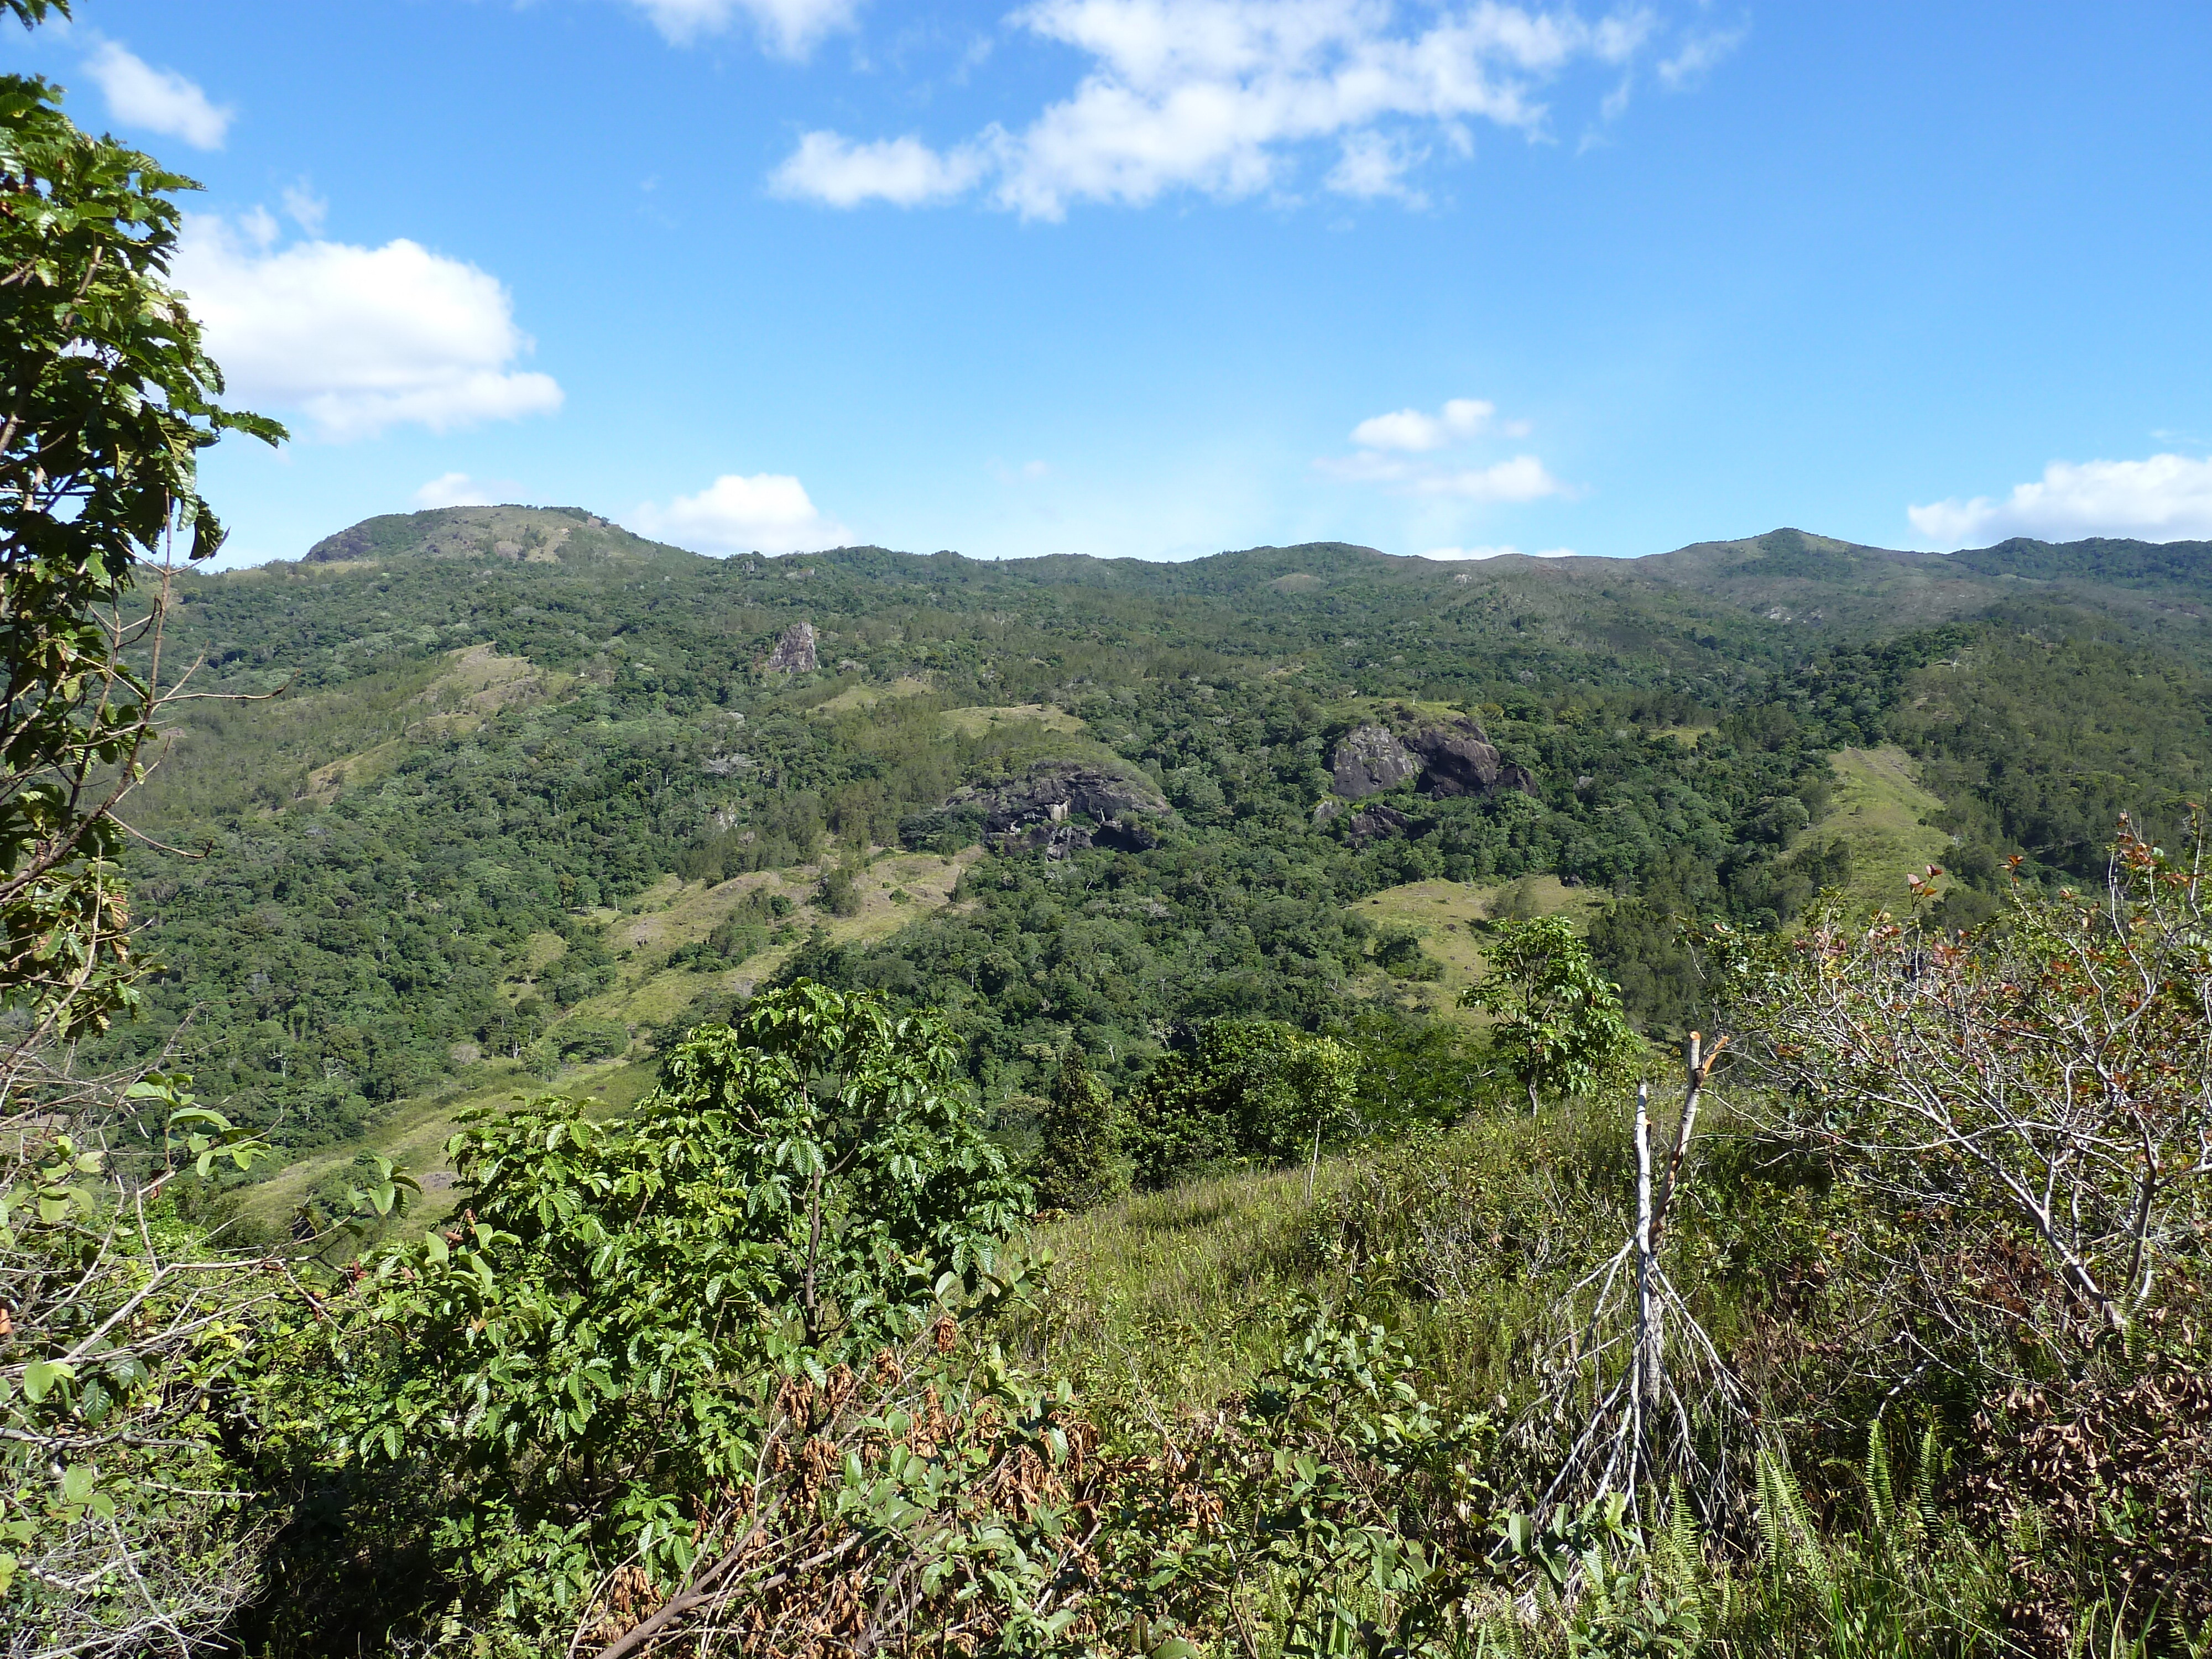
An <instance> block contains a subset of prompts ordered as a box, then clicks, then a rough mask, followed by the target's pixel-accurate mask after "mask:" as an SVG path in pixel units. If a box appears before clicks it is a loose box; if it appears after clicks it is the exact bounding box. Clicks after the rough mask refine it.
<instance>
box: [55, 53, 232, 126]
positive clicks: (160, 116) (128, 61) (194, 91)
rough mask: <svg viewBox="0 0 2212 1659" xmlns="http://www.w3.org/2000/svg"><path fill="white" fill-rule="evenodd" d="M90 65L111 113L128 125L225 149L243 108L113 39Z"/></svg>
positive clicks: (88, 64) (91, 72)
mask: <svg viewBox="0 0 2212 1659" xmlns="http://www.w3.org/2000/svg"><path fill="white" fill-rule="evenodd" d="M84 66H85V70H86V71H87V72H88V74H89V75H90V76H92V78H93V80H94V82H96V83H97V84H98V85H99V88H100V92H101V93H102V94H104V95H105V96H106V100H107V112H108V113H109V114H110V115H112V117H114V118H115V119H117V120H118V121H120V122H122V123H123V125H125V126H130V127H143V128H145V129H146V131H149V132H159V133H162V134H165V135H167V137H172V138H181V139H183V140H184V141H185V143H188V144H190V145H191V146H192V148H193V149H222V140H223V135H224V134H225V133H227V132H228V131H230V123H231V119H232V118H233V117H234V115H236V113H237V112H236V111H235V110H234V109H232V108H231V107H230V106H228V105H227V104H226V105H222V106H218V105H216V104H215V103H213V102H211V101H210V100H209V98H208V95H207V94H205V93H204V92H202V91H201V90H200V89H199V88H198V87H197V85H195V84H194V83H193V82H190V81H187V80H186V79H185V77H184V76H181V75H179V74H178V73H177V72H176V71H175V70H157V69H155V67H154V66H153V65H152V64H149V63H148V62H147V61H146V60H145V59H144V58H140V57H138V56H137V55H136V54H135V53H133V52H130V51H129V50H127V49H126V48H125V47H124V46H119V45H118V44H117V43H116V42H115V41H112V40H103V41H101V42H100V44H99V45H98V46H94V48H93V52H92V56H91V57H89V58H87V59H86V60H85V65H84Z"/></svg>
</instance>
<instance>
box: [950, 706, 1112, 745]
mask: <svg viewBox="0 0 2212 1659" xmlns="http://www.w3.org/2000/svg"><path fill="white" fill-rule="evenodd" d="M944 720H945V724H946V725H947V726H951V727H952V729H953V730H954V731H956V732H959V733H960V734H961V735H962V736H963V737H969V738H981V737H986V736H988V735H989V734H990V732H992V731H994V729H995V728H997V727H999V726H1024V725H1026V726H1038V727H1041V728H1042V730H1044V731H1047V732H1080V731H1082V730H1084V729H1085V722H1084V721H1082V720H1078V719H1077V718H1076V717H1075V716H1074V715H1073V714H1069V713H1068V712H1067V711H1066V709H1065V708H1060V707H1059V706H1057V705H1056V704H1054V703H1048V702H1018V703H1013V704H1011V705H1009V706H1008V707H1006V708H980V707H979V708H948V709H946V710H945V714H944Z"/></svg>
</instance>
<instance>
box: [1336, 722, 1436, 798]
mask: <svg viewBox="0 0 2212 1659" xmlns="http://www.w3.org/2000/svg"><path fill="white" fill-rule="evenodd" d="M1329 769H1330V770H1331V772H1332V773H1333V774H1334V776H1335V780H1336V793H1338V794H1340V795H1341V796H1343V797H1344V798H1345V799H1346V800H1358V799H1359V798H1360V797H1361V796H1363V795H1376V794H1380V793H1382V792H1383V790H1385V789H1395V788H1396V787H1398V786H1399V785H1400V784H1401V783H1403V782H1405V781H1406V780H1407V779H1408V778H1410V777H1412V776H1413V775H1414V774H1415V773H1417V772H1419V770H1420V769H1421V763H1419V761H1417V760H1415V759H1414V758H1413V755H1412V754H1411V753H1410V752H1409V751H1408V750H1407V748H1406V745H1405V744H1402V743H1401V742H1399V741H1398V738H1397V734H1396V733H1395V732H1392V731H1391V730H1390V729H1389V727H1388V726H1372V725H1370V726H1354V727H1353V728H1352V730H1351V731H1350V732H1347V733H1346V734H1345V738H1344V740H1343V741H1342V742H1341V743H1340V744H1337V745H1336V753H1335V754H1334V755H1333V756H1332V757H1330V758H1329Z"/></svg>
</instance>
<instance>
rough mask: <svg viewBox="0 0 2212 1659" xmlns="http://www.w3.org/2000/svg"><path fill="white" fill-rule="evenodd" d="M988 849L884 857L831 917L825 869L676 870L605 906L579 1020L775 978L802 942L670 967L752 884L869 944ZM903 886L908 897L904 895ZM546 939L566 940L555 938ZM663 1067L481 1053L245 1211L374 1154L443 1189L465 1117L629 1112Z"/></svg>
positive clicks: (290, 1205)
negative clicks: (693, 873) (583, 1108)
mask: <svg viewBox="0 0 2212 1659" xmlns="http://www.w3.org/2000/svg"><path fill="white" fill-rule="evenodd" d="M980 856H981V848H969V850H968V851H966V852H964V853H962V854H957V855H956V856H955V857H952V858H949V859H948V858H939V857H937V856H935V855H934V854H915V853H878V854H876V855H875V856H874V858H873V859H872V860H871V862H870V864H869V866H868V867H867V869H866V872H864V873H863V874H862V876H861V878H860V913H859V914H858V915H853V916H831V915H823V914H821V913H820V912H818V911H817V909H816V908H813V907H812V906H811V903H810V902H808V901H809V900H810V899H811V895H812V893H813V890H814V887H815V884H816V883H817V881H818V880H819V877H820V871H819V868H818V866H800V867H799V868H797V869H793V870H785V871H763V872H759V873H757V874H754V875H746V876H740V877H738V878H736V879H734V880H732V881H726V882H723V883H721V884H720V885H718V886H714V887H708V886H705V885H703V884H701V883H698V882H684V881H679V880H678V879H677V878H674V877H672V876H671V877H670V878H666V879H665V880H664V881H662V882H660V883H659V884H657V885H656V886H653V887H652V888H649V889H647V890H646V891H645V892H644V893H642V894H641V895H639V896H638V897H637V898H636V900H635V901H634V902H632V903H630V904H629V905H628V906H626V907H624V908H623V909H620V910H612V909H610V910H608V911H605V913H604V914H605V917H606V927H607V943H608V945H609V947H610V948H611V949H612V950H613V951H615V952H616V954H617V960H618V963H619V967H620V973H619V976H618V977H617V980H616V982H615V984H614V985H613V986H612V987H610V988H609V989H608V990H606V991H604V992H602V993H600V994H599V995H597V996H594V997H591V998H588V999H587V1000H585V1001H583V1002H581V1003H579V1004H578V1005H577V1006H575V1007H574V1008H573V1009H571V1010H569V1011H568V1015H567V1018H569V1019H578V1020H592V1021H609V1022H617V1021H618V1022H620V1023H622V1024H626V1025H629V1026H632V1027H633V1028H635V1029H637V1030H643V1029H644V1028H645V1027H647V1026H652V1025H657V1024H662V1023H664V1022H665V1021H668V1020H671V1019H673V1018H676V1017H677V1016H678V1015H679V1014H681V1013H682V1012H684V1009H686V1008H687V1007H689V1006H690V1004H691V1002H692V1000H693V999H694V998H695V997H696V996H697V995H699V994H700V993H702V991H710V990H717V989H725V988H730V987H747V988H750V987H751V986H754V985H757V984H758V983H759V982H760V981H763V980H764V979H766V978H768V977H769V975H772V974H773V973H775V970H776V969H778V968H780V967H781V966H782V965H783V962H784V959H785V958H786V957H788V956H789V955H790V954H791V951H792V950H793V948H794V947H793V945H789V944H786V945H771V946H770V947H769V949H767V950H765V951H761V952H759V953H757V955H755V956H752V957H748V958H747V959H746V960H745V961H744V962H743V963H740V964H739V965H738V967H736V968H734V969H726V970H724V971H722V972H720V973H714V974H698V973H691V972H689V971H686V970H685V969H675V968H670V967H669V966H668V965H667V959H668V957H669V956H670V954H671V952H673V951H676V950H678V949H679V948H681V947H682V946H684V945H689V944H691V943H693V942H695V941H696V940H699V939H705V938H706V937H707V935H708V933H712V932H713V931H714V925H715V924H716V923H717V922H719V921H721V919H722V918H723V917H724V916H726V915H728V914H729V913H730V911H731V910H732V908H735V907H736V905H737V902H738V899H739V898H740V897H742V896H744V894H745V893H746V892H748V891H750V890H752V889H755V888H758V887H767V888H769V889H770V890H777V891H781V892H784V893H786V894H787V895H788V896H790V897H791V898H793V899H794V900H796V901H799V902H800V906H801V908H799V909H798V910H796V911H795V912H794V913H793V921H797V922H799V923H800V924H801V925H802V926H807V927H811V926H812V925H814V924H816V923H817V922H818V923H819V924H820V925H821V926H823V927H826V928H827V929H828V930H829V936H830V938H831V939H834V940H836V941H837V942H838V943H840V944H860V943H865V942H867V941H869V940H872V939H882V938H884V937H886V936H888V935H889V934H890V933H895V932H896V931H897V930H898V929H899V928H901V927H904V926H905V925H906V924H907V923H908V921H912V920H913V919H914V918H915V916H916V915H921V914H922V913H923V912H925V911H927V910H930V909H937V908H943V907H944V906H945V905H946V904H948V903H949V902H951V893H952V889H953V886H954V884H956V883H957V881H958V880H959V878H960V875H961V872H963V870H965V869H966V868H967V866H969V865H970V864H972V863H973V862H975V860H976V859H977V858H978V857H980ZM894 893H904V894H905V895H906V896H905V897H904V898H903V899H896V898H894V897H893V896H892V895H893V894H894ZM546 942H547V943H548V944H549V945H557V944H558V941H557V940H553V939H550V938H548V939H547V941H546ZM532 956H533V957H544V958H545V960H544V961H540V962H538V964H537V965H538V966H540V967H543V966H545V965H547V964H548V963H550V961H553V960H557V959H558V958H557V956H556V955H554V954H553V953H552V952H550V951H533V952H532ZM508 988H509V990H510V992H511V993H512V994H515V995H517V996H520V994H523V993H524V992H525V991H526V990H527V989H528V988H529V982H528V981H527V980H526V979H525V980H519V981H515V982H514V983H513V985H511V986H510V987H508ZM654 1072H655V1065H654V1062H653V1059H652V1057H651V1055H650V1054H649V1053H648V1051H647V1048H646V1045H645V1042H643V1040H642V1038H641V1037H636V1038H634V1039H633V1040H632V1042H631V1043H630V1046H629V1048H628V1050H627V1051H625V1052H624V1053H623V1054H618V1055H616V1056H614V1057H613V1058H611V1059H608V1060H599V1061H595V1062H593V1063H592V1064H590V1065H586V1066H575V1067H572V1068H570V1069H568V1070H567V1071H564V1072H562V1073H561V1074H560V1075H558V1076H557V1077H556V1078H554V1079H552V1080H551V1081H550V1082H546V1081H544V1080H542V1079H538V1078H536V1077H532V1076H531V1075H529V1074H528V1073H526V1072H525V1071H524V1070H523V1069H522V1068H521V1067H520V1066H519V1065H517V1064H516V1063H515V1062H514V1061H513V1060H501V1059H496V1058H494V1059H487V1060H479V1061H477V1063H476V1064H475V1065H474V1066H471V1068H470V1069H469V1071H468V1073H466V1074H465V1076H464V1077H463V1078H462V1079H460V1081H459V1084H458V1085H450V1086H448V1087H447V1088H444V1089H441V1090H438V1091H434V1092H432V1093H430V1094H428V1095H424V1096H420V1097H416V1098H415V1099H412V1100H408V1101H403V1102H401V1103H399V1104H398V1106H397V1107H395V1108H394V1109H393V1110H392V1114H391V1115H390V1116H389V1117H388V1118H386V1121H383V1122H382V1123H380V1125H379V1126H378V1127H376V1128H375V1129H374V1131H373V1132H372V1133H370V1134H368V1136H366V1137H365V1138H364V1139H362V1140H361V1141H360V1142H358V1143H355V1144H352V1145H348V1146H339V1147H332V1148H329V1149H326V1150H324V1151H321V1152H314V1153H311V1154H310V1155H308V1156H307V1157H306V1158H301V1159H299V1160H297V1161H296V1162H295V1163H293V1164H288V1165H287V1166H286V1167H285V1168H284V1169H283V1170H279V1171H277V1172H276V1174H275V1175H273V1176H270V1178H269V1179H268V1180H266V1181H264V1182H259V1183H258V1184H257V1185H255V1186H252V1187H249V1188H246V1189H245V1190H244V1193H243V1195H242V1198H241V1203H240V1207H241V1208H242V1209H243V1210H244V1211H245V1212H246V1214H247V1215H249V1216H251V1217H252V1218H254V1219H255V1220H257V1221H260V1222H262V1223H264V1224H266V1225H271V1226H282V1225H284V1223H285V1221H286V1220H287V1218H289V1216H290V1215H291V1213H292V1212H293V1211H294V1210H295V1208H297V1207H298V1206H299V1205H300V1203H301V1200H304V1199H305V1198H306V1197H307V1194H309V1193H310V1192H312V1191H313V1189H314V1188H315V1187H316V1186H317V1185H318V1184H319V1183H320V1182H322V1181H324V1180H325V1178H326V1177H328V1176H331V1175H334V1174H337V1173H338V1172H339V1171H341V1170H345V1169H346V1168H348V1167H349V1166H350V1165H351V1164H352V1163H353V1162H354V1159H355V1158H356V1155H357V1154H358V1153H361V1152H375V1153H380V1154H381V1155H382V1156H384V1157H386V1158H393V1159H396V1160H398V1162H399V1163H400V1164H401V1166H402V1167H403V1168H404V1169H405V1170H408V1171H409V1172H410V1174H413V1175H414V1176H416V1178H417V1179H422V1178H424V1177H426V1176H428V1177H429V1178H430V1179H429V1182H428V1185H429V1186H430V1187H431V1188H437V1186H438V1182H437V1180H436V1177H437V1176H439V1175H440V1174H441V1172H442V1165H443V1163H444V1156H445V1153H444V1148H445V1143H446V1139H447V1136H448V1135H450V1134H452V1133H453V1128H454V1127H455V1122H456V1120H457V1119H458V1118H459V1115H460V1114H461V1113H463V1112H465V1111H469V1110H472V1109H477V1108H482V1107H497V1106H505V1105H511V1104H513V1103H514V1102H516V1101H517V1100H520V1099H526V1098H528V1097H532V1096H534V1095H538V1094H544V1093H554V1094H563V1095H571V1096H577V1095H591V1096H596V1097H599V1098H600V1099H602V1100H605V1101H606V1102H607V1103H608V1104H609V1105H611V1106H612V1107H615V1108H617V1109H620V1108H623V1107H625V1106H628V1105H629V1104H630V1103H633V1102H634V1101H635V1100H637V1099H638V1098H639V1097H641V1096H642V1095H643V1094H645V1093H646V1091H647V1090H649V1089H650V1088H651V1087H652V1086H653V1076H654ZM446 1209H447V1203H446V1202H445V1201H443V1200H441V1199H440V1198H439V1196H438V1192H437V1191H436V1190H431V1191H429V1192H428V1193H426V1202H425V1203H424V1204H423V1205H422V1206H421V1208H420V1209H419V1210H418V1211H417V1212H416V1220H417V1222H418V1223H421V1224H423V1225H427V1224H428V1222H430V1221H433V1220H436V1219H437V1218H440V1217H441V1216H442V1215H443V1214H444V1213H445V1212H446Z"/></svg>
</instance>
